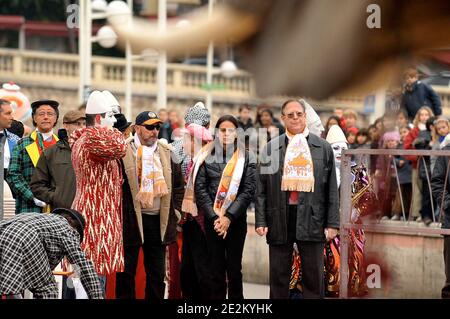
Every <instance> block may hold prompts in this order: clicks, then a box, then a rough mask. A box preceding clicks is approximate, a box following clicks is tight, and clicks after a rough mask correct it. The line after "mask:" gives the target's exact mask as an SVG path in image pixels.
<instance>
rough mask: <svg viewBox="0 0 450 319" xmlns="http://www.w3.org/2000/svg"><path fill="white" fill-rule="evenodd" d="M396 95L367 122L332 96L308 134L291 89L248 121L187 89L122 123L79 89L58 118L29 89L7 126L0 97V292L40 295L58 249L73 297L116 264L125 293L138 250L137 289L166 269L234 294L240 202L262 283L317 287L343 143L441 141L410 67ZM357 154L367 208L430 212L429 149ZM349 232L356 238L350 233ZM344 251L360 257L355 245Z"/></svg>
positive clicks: (309, 290)
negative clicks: (31, 98) (0, 202)
mask: <svg viewBox="0 0 450 319" xmlns="http://www.w3.org/2000/svg"><path fill="white" fill-rule="evenodd" d="M400 106H401V108H400V109H399V110H398V111H397V112H396V113H392V112H390V113H386V114H385V115H384V116H383V117H382V118H380V119H377V120H376V121H375V122H374V123H373V124H372V125H370V126H368V128H367V129H365V128H359V127H358V123H359V118H358V114H357V113H356V112H355V111H354V110H350V109H336V110H335V112H334V114H333V115H332V116H330V117H329V118H328V119H327V121H326V122H325V125H324V127H323V128H324V130H323V132H320V131H317V130H316V128H315V127H313V126H312V125H310V124H311V123H308V117H307V115H308V116H310V115H311V114H310V113H311V112H314V110H312V108H311V106H310V105H307V103H306V102H305V101H304V100H287V101H285V102H284V103H283V105H281V121H280V120H279V119H277V118H276V117H275V116H274V114H273V112H272V109H271V108H270V107H269V106H268V105H260V106H258V107H257V108H256V118H255V121H253V120H252V117H251V113H252V111H253V107H251V106H249V105H242V106H241V107H240V108H239V114H238V116H237V117H235V116H233V115H223V116H221V117H220V118H219V119H218V121H217V122H216V123H211V114H210V113H209V111H208V109H207V108H206V107H205V106H204V105H203V103H201V102H198V103H196V104H195V105H193V106H190V107H188V108H187V110H186V112H185V114H184V122H183V121H182V120H181V117H180V116H179V114H178V113H177V112H176V111H167V110H165V109H160V110H159V111H158V113H156V112H153V111H151V110H147V111H144V112H141V113H139V114H138V115H137V117H136V118H135V119H134V121H133V122H129V121H128V119H126V118H125V116H124V115H123V114H122V113H121V108H120V104H119V102H118V101H117V99H116V98H115V97H114V96H113V95H112V94H111V93H110V92H109V91H102V92H101V91H93V92H92V93H91V94H90V96H89V98H88V100H87V103H86V105H85V107H83V108H80V109H78V110H71V111H69V112H67V113H66V114H64V115H63V119H62V122H63V127H62V128H61V129H59V130H58V131H57V132H55V127H56V125H57V123H58V118H59V116H60V114H59V103H58V102H57V101H54V100H38V101H35V102H33V103H32V105H31V107H32V119H33V126H34V127H35V129H34V130H33V131H32V132H31V133H30V134H29V135H24V132H23V131H22V132H20V131H17V129H15V128H14V127H13V126H12V125H13V110H12V107H11V103H10V102H9V101H7V100H0V131H1V132H2V133H1V134H0V142H1V143H4V148H3V150H4V151H3V154H4V160H3V165H4V170H3V173H4V176H5V179H6V181H7V183H8V185H9V186H10V188H11V191H12V194H13V196H14V198H15V201H16V217H14V218H12V219H11V220H7V221H3V222H2V221H0V295H4V296H6V297H8V298H21V297H22V294H23V291H24V290H25V289H28V290H30V291H31V292H33V293H34V296H35V297H37V298H54V297H55V296H57V288H56V284H55V280H54V278H53V276H52V270H53V269H54V267H55V266H56V265H57V264H58V263H59V262H61V260H62V259H63V257H64V256H65V257H67V258H65V259H64V260H63V261H62V264H61V265H62V268H63V269H64V270H65V271H67V274H72V273H74V275H75V276H79V277H80V278H81V283H82V287H83V289H84V291H85V295H86V296H88V297H90V298H104V297H105V292H106V285H107V284H108V280H107V278H108V276H111V275H114V274H115V296H116V298H121V299H128V298H135V297H136V272H137V268H138V262H139V254H140V251H141V250H142V252H143V257H144V258H143V266H144V269H145V273H146V280H145V297H146V298H148V299H151V300H161V299H163V298H164V297H165V291H166V282H167V283H168V287H167V288H168V297H169V298H172V299H177V298H183V299H187V300H209V299H225V298H227V297H228V298H229V299H236V300H238V299H243V298H244V294H243V279H242V257H243V250H244V243H245V239H246V234H247V210H248V208H249V207H254V210H255V230H256V233H257V234H258V235H260V236H265V237H266V239H267V244H268V245H269V272H270V297H271V298H281V299H283V298H290V297H292V294H291V292H292V291H291V287H290V286H291V282H292V269H297V271H296V272H297V273H299V267H300V268H301V276H300V277H299V276H298V275H297V276H296V277H295V278H297V279H296V280H298V278H301V283H299V284H300V286H301V287H302V289H301V290H302V291H301V295H302V297H304V298H323V297H324V296H325V295H327V296H329V294H326V292H327V289H331V288H330V287H332V286H333V287H335V286H336V282H334V283H333V284H331V283H329V282H327V281H326V280H327V279H326V278H328V277H327V273H328V274H330V273H331V272H336V271H337V270H336V269H338V267H337V266H336V265H335V264H334V262H332V263H330V262H329V260H327V258H326V255H325V258H324V250H325V251H327V249H328V250H330V249H331V247H332V245H334V246H333V247H337V249H338V250H339V244H338V240H337V238H338V237H336V236H338V229H339V226H340V219H339V196H338V194H339V187H340V181H341V179H340V161H341V157H342V151H343V150H345V149H348V148H350V149H352V148H372V149H374V148H384V149H399V148H404V149H442V148H445V147H447V145H448V144H449V146H448V147H450V143H448V142H449V141H450V138H447V135H448V133H449V121H448V120H447V119H446V118H445V117H443V116H442V115H441V113H442V111H441V106H440V100H439V97H438V96H437V95H436V93H434V91H433V90H432V89H431V88H430V87H429V86H428V85H425V84H423V83H422V82H421V81H419V80H418V75H417V72H416V71H415V70H407V71H406V72H405V90H404V93H403V96H402V101H401V105H400ZM307 110H308V111H307ZM307 113H308V114H307ZM213 127H214V129H213ZM13 132H15V133H13ZM212 132H213V133H212ZM241 133H242V134H241ZM0 145H3V144H0ZM448 147H447V148H448ZM356 160H357V159H355V161H356ZM360 162H361V163H363V169H359V168H358V169H359V171H360V172H364V174H365V172H368V175H369V178H370V179H372V180H373V181H374V185H375V186H374V189H375V192H376V195H377V197H378V201H379V202H380V203H382V205H381V206H380V207H378V213H379V214H380V218H381V219H392V220H400V219H404V218H407V219H415V220H416V221H422V222H423V223H425V224H426V225H429V224H430V223H431V222H432V221H433V220H434V219H435V217H436V214H437V213H438V211H439V207H440V205H439V204H440V202H439V200H440V199H441V198H434V197H433V195H432V194H431V193H430V191H429V190H430V189H431V188H433V190H439V189H441V188H442V187H443V186H442V185H444V184H445V182H442V183H438V182H439V181H440V179H439V177H440V178H441V179H442V176H443V175H445V170H444V169H443V167H445V165H446V164H445V163H444V162H441V159H440V158H439V159H437V158H435V157H433V156H424V157H418V156H405V157H402V156H382V155H378V156H369V157H368V158H365V159H364V161H363V160H361V159H360ZM364 166H365V167H364ZM435 167H437V168H436V169H435ZM358 169H356V168H355V171H357V170H358ZM433 169H435V170H439V175H438V176H435V175H434V174H433ZM361 176H362V175H361ZM445 180H446V179H445V178H444V181H445ZM433 183H434V184H433ZM432 184H433V185H432ZM444 187H445V186H444ZM444 190H445V189H444ZM441 193H443V191H442V190H441ZM444 208H445V209H447V206H445V207H444ZM50 212H51V214H42V213H50ZM24 216H26V217H24ZM15 232H17V234H16V233H15ZM19 234H20V235H19ZM25 235H26V236H25ZM354 240H360V241H361V242H362V246H364V237H363V233H355V239H354ZM294 246H295V247H296V249H294ZM180 252H181V253H180ZM358 254H359V255H358ZM353 255H354V256H355V257H354V258H359V261H360V264H361V262H362V258H363V251H360V252H354V254H353ZM295 256H297V257H295ZM47 257H48V260H47V261H46V258H47ZM19 258H20V259H19ZM295 258H297V259H295ZM16 259H17V260H16ZM448 259H449V260H450V257H449V258H448ZM296 260H297V262H296ZM300 260H301V262H300ZM293 262H294V263H293ZM295 265H297V266H295ZM294 266H295V267H297V268H295V267H294ZM293 267H294V268H293ZM324 268H325V269H327V272H325V273H324ZM37 269H39V271H38V270H37ZM359 270H360V269H355V270H354V272H355V274H356V273H358V271H359ZM71 276H72V275H71ZM296 285H297V284H296ZM449 286H450V285H449ZM333 289H335V288H333ZM355 289H356V290H358V289H359V288H355ZM63 290H64V294H63V295H64V297H66V298H70V297H71V294H73V292H72V291H71V289H69V287H67V285H65V286H64V289H63ZM360 290H364V287H363V288H361V289H360ZM335 291H336V290H334V292H335Z"/></svg>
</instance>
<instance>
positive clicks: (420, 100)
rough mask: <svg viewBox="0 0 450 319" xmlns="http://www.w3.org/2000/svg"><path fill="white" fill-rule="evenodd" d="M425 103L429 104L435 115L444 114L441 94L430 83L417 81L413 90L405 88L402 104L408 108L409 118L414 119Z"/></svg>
mask: <svg viewBox="0 0 450 319" xmlns="http://www.w3.org/2000/svg"><path fill="white" fill-rule="evenodd" d="M424 105H426V106H429V107H430V108H431V109H432V110H433V113H434V115H435V116H438V115H441V114H442V108H441V99H440V98H439V95H437V94H436V92H435V91H434V90H433V89H432V88H431V87H430V86H429V85H428V84H425V83H423V82H421V81H416V82H415V83H414V84H413V86H412V91H408V90H405V92H404V93H403V95H402V100H401V106H402V108H404V109H406V112H408V118H409V119H410V120H411V121H412V120H413V119H414V117H415V116H416V113H417V111H418V110H419V109H420V108H421V107H422V106H424Z"/></svg>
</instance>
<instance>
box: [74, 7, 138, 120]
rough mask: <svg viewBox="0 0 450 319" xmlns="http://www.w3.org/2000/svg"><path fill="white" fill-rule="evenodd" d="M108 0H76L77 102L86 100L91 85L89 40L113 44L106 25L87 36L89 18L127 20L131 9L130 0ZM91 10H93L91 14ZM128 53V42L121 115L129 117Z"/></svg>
mask: <svg viewBox="0 0 450 319" xmlns="http://www.w3.org/2000/svg"><path fill="white" fill-rule="evenodd" d="M127 1H128V4H127V3H125V2H123V1H118V0H115V1H112V2H111V3H110V4H107V3H106V1H105V0H94V1H92V2H91V0H80V36H79V39H80V45H79V55H80V62H79V65H80V87H79V98H80V101H81V102H84V101H86V100H87V97H88V95H89V91H90V87H91V58H92V46H91V43H92V42H98V43H99V44H100V45H101V46H102V47H104V48H111V47H113V46H115V45H116V43H117V35H116V33H115V32H114V30H113V29H112V28H111V27H109V26H103V27H101V28H100V29H99V30H98V32H97V35H96V36H95V37H91V33H92V31H91V30H92V20H96V19H105V18H108V19H117V20H118V21H120V22H128V23H131V12H132V8H133V7H132V6H133V1H132V0H127ZM92 11H96V12H95V13H92ZM131 60H132V52H131V46H130V44H129V42H128V41H127V43H126V51H125V61H126V65H125V74H126V76H125V78H126V88H125V111H126V114H125V116H126V117H127V118H131V85H132V64H131Z"/></svg>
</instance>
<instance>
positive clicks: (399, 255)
mask: <svg viewBox="0 0 450 319" xmlns="http://www.w3.org/2000/svg"><path fill="white" fill-rule="evenodd" d="M247 221H248V230H247V239H246V242H245V247H244V257H243V276H244V281H245V282H253V283H259V284H268V283H269V249H268V245H267V244H266V240H265V237H260V236H259V235H258V234H256V232H255V227H254V214H252V213H249V214H248V219H247ZM442 252H443V238H442V237H441V236H437V235H418V234H415V233H411V234H408V235H400V234H396V233H394V232H391V233H389V232H383V233H380V232H377V233H376V232H367V231H366V248H365V256H366V262H367V263H368V265H370V264H371V265H378V266H380V279H381V282H380V287H379V288H377V287H372V288H371V289H369V293H370V295H369V298H401V299H404V298H440V296H441V289H442V287H443V285H444V283H445V272H444V259H443V255H442ZM368 265H367V266H368ZM366 270H368V271H367V275H368V276H370V275H371V274H374V271H373V270H371V268H366ZM372 278H374V277H372Z"/></svg>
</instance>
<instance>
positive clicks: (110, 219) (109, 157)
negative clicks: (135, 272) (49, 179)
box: [69, 91, 127, 278]
mask: <svg viewBox="0 0 450 319" xmlns="http://www.w3.org/2000/svg"><path fill="white" fill-rule="evenodd" d="M115 122H116V118H115V117H114V111H113V109H112V106H111V103H110V101H109V100H108V99H107V98H106V96H105V95H104V94H103V93H102V92H100V91H93V92H92V93H91V94H90V96H89V98H88V101H87V105H86V126H87V127H86V128H84V129H79V130H76V131H75V132H73V133H72V135H71V136H70V141H69V142H70V145H71V148H72V162H73V168H74V171H75V175H76V184H77V191H76V195H75V199H74V202H73V204H72V208H73V209H75V210H77V211H79V212H80V213H81V214H82V215H83V216H84V218H85V219H86V230H85V236H86V238H85V241H84V243H83V246H82V248H83V250H84V252H85V253H86V257H87V258H88V259H90V260H92V262H93V263H94V267H95V270H96V271H97V273H98V274H99V275H102V276H104V275H108V274H111V273H114V272H117V271H123V267H124V256H123V243H122V182H123V178H122V175H121V173H120V168H119V160H120V158H122V157H123V156H124V155H125V152H126V147H127V146H126V143H125V139H124V137H123V135H122V133H121V132H120V131H119V130H117V129H115V128H113V125H114V123H115ZM101 278H103V277H101Z"/></svg>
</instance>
